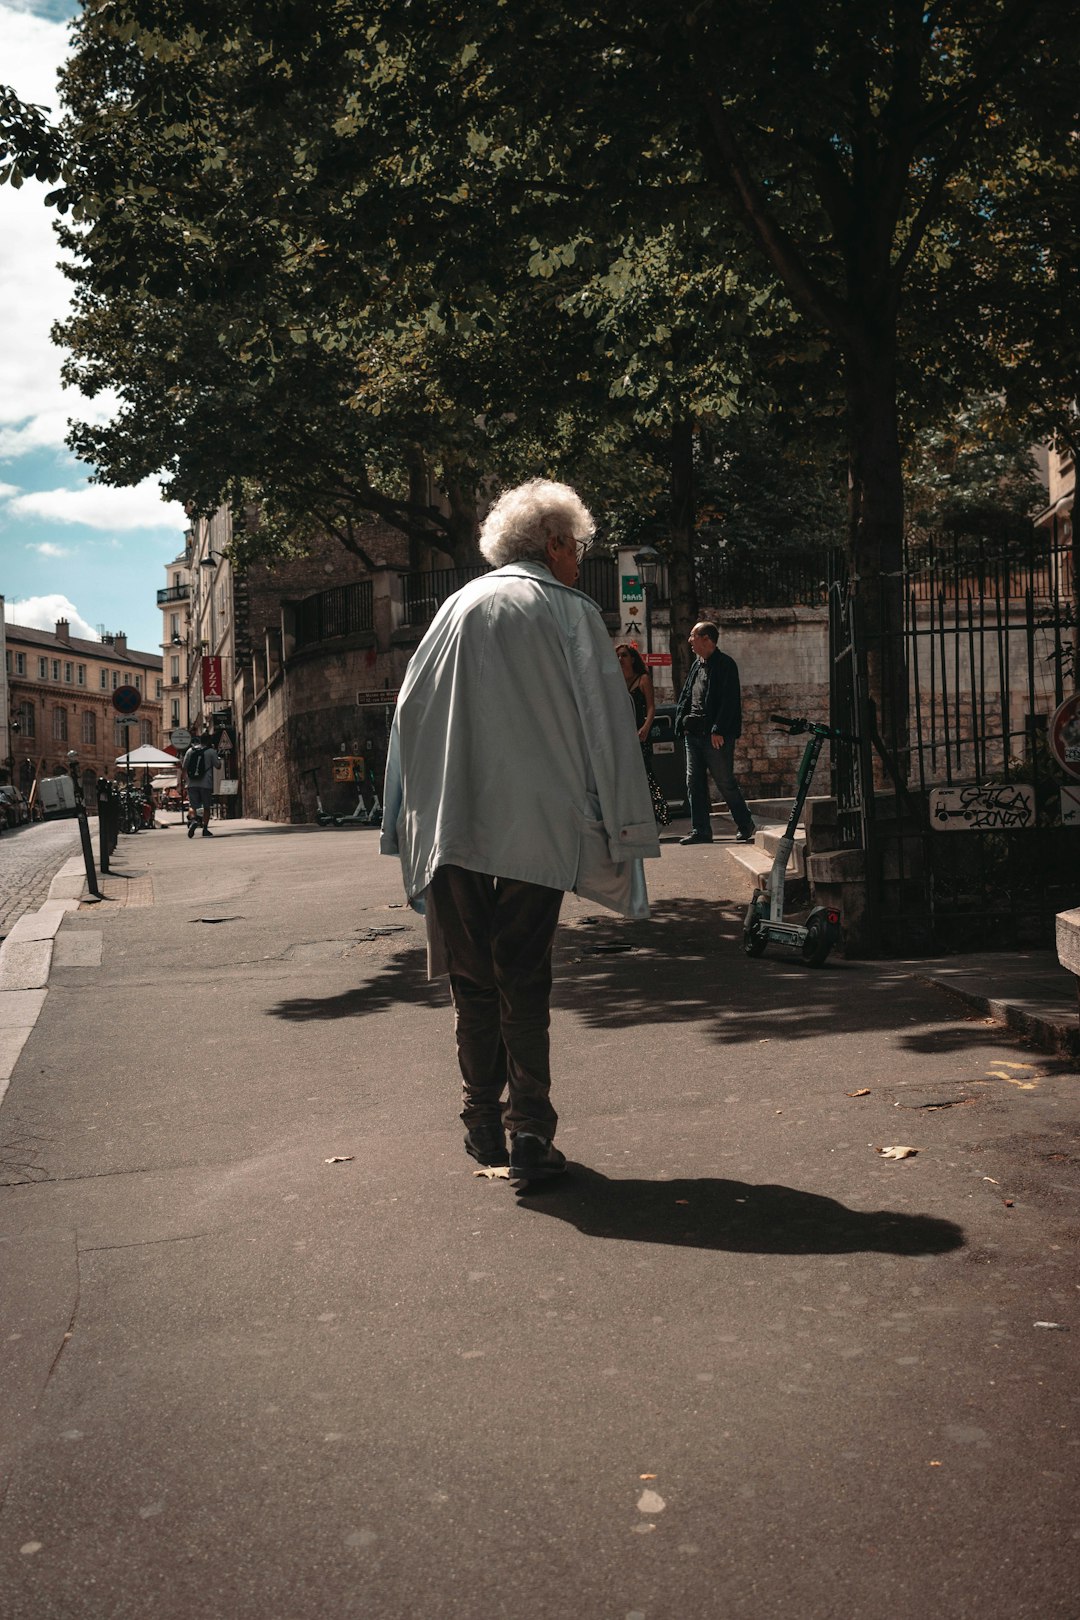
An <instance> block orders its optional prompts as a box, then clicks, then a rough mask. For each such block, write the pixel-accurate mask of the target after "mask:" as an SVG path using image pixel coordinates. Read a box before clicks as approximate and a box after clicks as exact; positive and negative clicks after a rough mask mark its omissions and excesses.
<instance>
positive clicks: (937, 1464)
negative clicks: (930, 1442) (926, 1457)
mask: <svg viewBox="0 0 1080 1620" xmlns="http://www.w3.org/2000/svg"><path fill="white" fill-rule="evenodd" d="M930 1466H931V1468H940V1467H941V1464H940V1463H939V1462H932V1463H931V1464H930Z"/></svg>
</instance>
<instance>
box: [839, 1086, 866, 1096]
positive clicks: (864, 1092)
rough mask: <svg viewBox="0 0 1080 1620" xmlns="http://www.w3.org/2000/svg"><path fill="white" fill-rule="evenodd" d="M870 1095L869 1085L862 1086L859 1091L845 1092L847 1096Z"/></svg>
mask: <svg viewBox="0 0 1080 1620" xmlns="http://www.w3.org/2000/svg"><path fill="white" fill-rule="evenodd" d="M869 1095H870V1087H869V1086H860V1087H859V1089H858V1091H845V1092H844V1096H845V1097H869Z"/></svg>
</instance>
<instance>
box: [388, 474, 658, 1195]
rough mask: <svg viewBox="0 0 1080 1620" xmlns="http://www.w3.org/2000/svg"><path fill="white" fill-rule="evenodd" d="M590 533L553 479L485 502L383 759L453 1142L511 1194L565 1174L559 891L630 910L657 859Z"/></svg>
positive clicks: (573, 499) (643, 911) (641, 911)
mask: <svg viewBox="0 0 1080 1620" xmlns="http://www.w3.org/2000/svg"><path fill="white" fill-rule="evenodd" d="M593 527H594V526H593V521H592V518H591V517H590V515H589V513H588V511H587V510H586V508H585V507H584V505H583V504H582V502H581V500H580V499H579V497H578V496H577V495H576V493H575V492H574V491H573V490H572V489H570V488H569V487H568V486H567V485H565V484H555V483H548V482H547V481H545V480H543V479H539V478H537V479H533V480H532V481H531V482H529V483H527V484H523V485H521V487H520V488H518V489H513V490H509V491H507V492H506V493H505V494H504V495H503V496H502V497H501V498H500V499H499V500H498V501H497V502H496V504H495V505H494V506H493V507H492V509H491V511H490V512H489V514H488V516H487V519H486V520H485V522H484V524H483V527H482V529H481V533H480V550H481V551H482V552H483V554H484V556H485V557H486V558H487V560H488V561H489V562H490V563H492V564H494V567H495V571H494V572H493V573H489V574H486V575H485V576H484V577H483V578H482V579H477V580H473V581H472V582H471V583H470V584H468V585H466V586H465V587H464V589H462V590H460V591H458V593H457V594H456V595H455V596H452V597H451V598H450V599H449V601H447V602H445V603H444V604H443V606H442V607H441V608H440V610H439V612H438V614H437V615H436V617H435V618H434V620H433V621H432V623H431V626H430V628H429V630H428V632H427V634H426V635H425V637H424V639H423V641H422V642H421V643H420V646H419V647H418V648H417V650H416V652H415V653H414V655H413V658H412V661H411V663H410V664H409V669H408V673H407V674H406V677H405V680H404V682H403V684H402V688H401V695H400V697H399V699H398V705H397V713H396V715H395V718H394V725H393V730H392V732H391V737H390V748H389V753H388V758H387V766H386V787H385V794H384V799H385V811H384V816H383V834H382V844H381V848H382V852H383V854H384V855H398V856H400V859H401V867H402V874H403V877H404V880H405V892H406V894H407V896H408V898H409V901H410V902H411V903H413V904H415V905H417V906H418V907H421V906H422V908H423V910H424V912H425V916H426V919H427V928H428V971H429V976H430V977H435V976H438V975H439V974H441V973H449V977H450V989H451V994H452V997H453V1002H454V1009H455V1030H456V1036H457V1051H458V1062H459V1065H460V1068H461V1075H462V1081H463V1102H462V1110H461V1118H462V1122H463V1123H464V1125H465V1130H466V1135H465V1148H466V1151H467V1152H468V1153H469V1154H471V1156H472V1157H473V1158H474V1159H477V1160H478V1161H479V1162H480V1163H481V1164H482V1165H488V1166H493V1165H506V1164H507V1163H509V1166H510V1178H511V1180H512V1181H514V1182H515V1183H517V1184H518V1185H521V1184H523V1183H527V1182H529V1181H531V1180H534V1179H538V1178H540V1177H544V1176H552V1175H557V1174H559V1173H560V1172H561V1171H562V1170H564V1169H565V1167H566V1160H565V1159H564V1157H563V1155H562V1154H561V1153H560V1152H559V1150H558V1148H556V1147H555V1146H554V1145H553V1141H552V1139H553V1137H554V1135H555V1127H556V1123H557V1119H558V1116H557V1114H556V1112H555V1109H554V1108H553V1107H552V1104H551V1099H550V1095H549V1093H550V1089H551V1074H550V1066H549V1037H548V1030H549V1025H550V1011H549V1004H550V998H551V952H552V945H553V942H554V938H555V927H556V924H557V922H558V918H559V908H560V906H561V904H562V897H563V893H564V891H566V890H567V889H572V890H574V891H575V892H576V893H577V894H579V895H581V896H582V897H583V898H585V899H588V900H593V901H595V902H597V903H598V904H600V905H605V906H608V907H610V908H611V909H612V910H614V911H617V912H621V913H622V914H623V915H624V916H628V917H647V916H648V899H647V896H646V891H645V879H644V873H643V871H642V867H641V860H642V858H643V857H646V856H655V855H659V853H660V848H659V844H658V842H657V838H656V825H655V822H654V820H653V812H652V802H651V800H650V797H649V787H648V782H647V781H646V777H645V768H644V765H643V763H642V758H641V748H640V746H639V744H638V738H637V732H636V731H635V729H634V716H633V710H632V708H631V706H630V704H628V703H627V701H626V686H625V683H624V681H623V677H622V675H621V673H620V670H619V665H618V663H617V661H616V659H615V657H614V654H613V652H612V648H611V642H610V640H609V638H608V634H607V631H606V629H605V627H604V622H603V619H602V618H601V616H600V612H599V609H598V608H597V607H596V604H595V603H594V602H592V601H591V600H590V598H589V597H587V596H584V595H583V594H582V593H581V592H579V591H577V590H575V588H574V587H575V585H576V583H577V578H578V569H579V564H580V561H581V557H582V555H583V554H584V551H585V549H586V547H587V546H588V544H589V541H590V540H591V538H592V534H593ZM504 1093H508V1095H507V1096H506V1098H505V1100H504ZM507 1131H509V1135H510V1146H509V1152H508V1151H507V1143H506V1132H507Z"/></svg>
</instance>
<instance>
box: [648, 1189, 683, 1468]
mask: <svg viewBox="0 0 1080 1620" xmlns="http://www.w3.org/2000/svg"><path fill="white" fill-rule="evenodd" d="M675 1202H676V1203H677V1204H688V1203H689V1202H690V1200H689V1198H676V1200H675ZM641 1477H642V1478H643V1479H644V1477H645V1476H644V1474H643V1475H642V1476H641ZM649 1478H650V1479H655V1478H656V1475H655V1474H650V1475H649Z"/></svg>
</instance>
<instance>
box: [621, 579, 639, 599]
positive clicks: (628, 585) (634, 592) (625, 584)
mask: <svg viewBox="0 0 1080 1620" xmlns="http://www.w3.org/2000/svg"><path fill="white" fill-rule="evenodd" d="M642 594H643V593H642V589H641V579H640V577H639V576H638V575H637V574H624V575H623V577H622V599H623V601H624V602H640V601H641V600H642Z"/></svg>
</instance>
